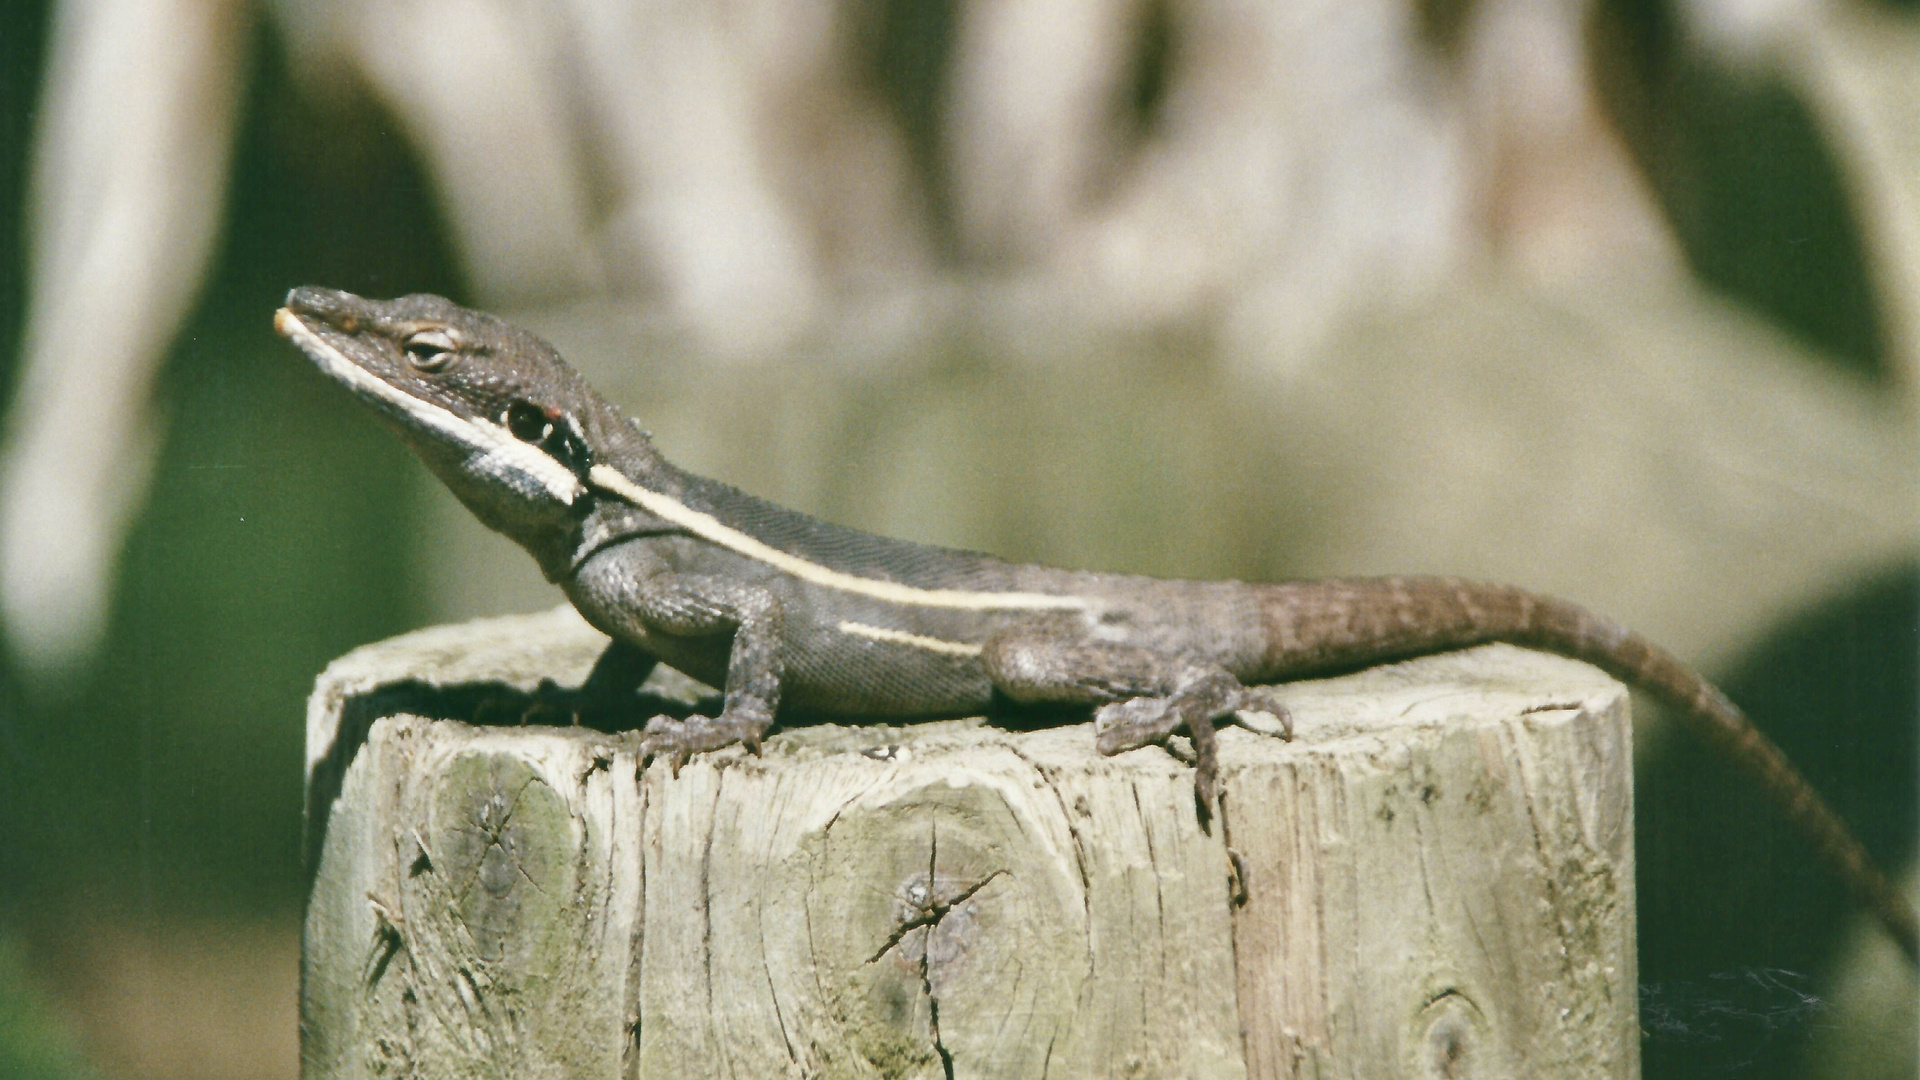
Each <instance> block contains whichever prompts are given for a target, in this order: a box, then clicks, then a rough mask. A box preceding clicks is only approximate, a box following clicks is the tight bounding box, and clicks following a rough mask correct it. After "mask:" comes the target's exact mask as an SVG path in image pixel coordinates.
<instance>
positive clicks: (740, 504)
mask: <svg viewBox="0 0 1920 1080" xmlns="http://www.w3.org/2000/svg"><path fill="white" fill-rule="evenodd" d="M275 326H276V328H278V329H279V330H280V332H281V333H283V334H285V335H286V336H287V337H289V338H290V339H292V340H293V341H294V342H295V344H297V345H299V346H300V348H301V349H302V351H304V352H305V353H306V354H307V356H308V357H309V358H310V359H312V360H313V361H314V362H315V363H316V364H317V365H318V366H319V367H320V368H321V369H322V370H323V371H325V372H326V373H327V374H328V375H330V376H331V377H332V378H334V379H335V380H336V381H338V382H340V383H341V384H342V385H344V386H346V387H347V388H348V389H349V390H351V391H352V392H353V393H354V394H355V395H357V396H358V397H360V398H361V400H363V401H365V402H366V403H368V404H369V405H370V406H372V407H373V408H374V409H375V410H376V411H377V412H379V413H380V414H381V415H382V417H383V418H385V419H386V420H387V422H388V423H389V424H390V425H391V426H392V427H393V428H394V429H395V430H396V431H398V432H399V434H400V436H401V437H402V438H403V439H405V440H406V441H407V442H408V443H409V444H410V445H411V446H412V447H413V448H414V449H415V450H416V451H417V452H418V453H419V454H420V456H421V458H422V459H423V460H424V461H425V462H426V464H427V466H428V467H429V468H431V469H432V470H433V471H434V473H435V474H436V475H438V476H439V477H440V479H441V480H443V481H444V482H445V483H446V484H447V486H448V487H449V488H450V489H452V491H453V493H454V494H455V495H456V496H458V497H459V498H460V500H461V501H462V502H463V503H465V504H466V505H467V507H468V508H469V509H471V510H472V511H473V512H474V514H475V515H476V516H478V517H479V518H480V520H481V521H483V522H485V523H486V524H487V525H488V526H490V527H492V528H494V529H496V530H498V531H500V532H502V533H505V534H506V535H507V536H509V537H511V538H513V539H514V540H515V541H516V542H518V543H519V544H520V545H521V546H522V547H524V548H526V549H527V551H528V552H529V553H530V554H532V555H533V557H534V558H535V559H536V560H538V561H539V563H540V566H541V569H542V570H543V571H544V572H545V573H546V576H547V578H548V579H549V580H551V581H554V582H556V583H558V584H559V585H560V586H561V587H562V588H563V589H565V590H566V593H567V596H568V598H569V599H571V600H572V601H573V604H574V606H575V607H577V608H578V609H579V610H580V613H581V614H582V615H584V616H585V617H586V619H587V621H588V622H590V623H592V624H593V625H594V626H596V627H598V628H599V629H601V630H603V631H605V632H606V633H607V634H608V635H609V636H610V637H612V639H613V643H612V644H611V645H610V646H609V647H608V649H607V652H606V653H605V655H603V656H602V657H601V659H600V661H599V663H597V664H596V665H595V668H594V672H593V674H592V676H591V677H590V678H589V679H588V681H587V685H586V686H585V687H584V688H583V691H582V698H583V700H582V705H581V707H582V708H583V709H611V710H616V711H617V710H618V709H619V708H620V704H621V702H623V701H627V700H630V699H631V695H632V692H633V690H634V689H635V688H636V687H637V686H638V685H639V683H640V681H641V680H642V679H644V678H645V677H646V675H647V674H648V673H649V672H650V671H651V669H652V667H653V666H654V664H655V663H658V662H665V663H667V664H669V665H671V666H673V667H675V668H678V669H680V670H682V671H684V672H686V673H688V674H690V675H693V676H694V677H696V678H699V679H702V680H704V681H706V682H708V683H711V684H713V685H716V686H724V687H725V692H726V698H725V703H724V705H723V707H722V708H721V710H720V713H719V715H718V716H714V717H705V716H694V717H689V718H687V719H685V720H675V719H673V718H670V717H665V716H656V717H654V718H652V719H651V720H648V721H647V722H646V723H645V725H644V726H643V727H642V728H641V729H640V731H639V732H638V734H637V735H636V736H635V738H636V739H637V742H638V749H639V751H640V753H641V754H642V755H643V756H644V757H646V758H649V759H651V758H654V757H662V758H666V759H669V760H671V761H673V762H674V763H675V766H676V768H677V767H678V764H679V763H680V762H683V761H684V760H685V759H686V758H687V756H688V755H691V754H696V753H701V752H704V751H708V750H715V749H719V748H721V747H725V746H731V745H734V744H737V743H744V744H746V745H747V746H749V747H752V748H755V749H757V748H758V746H759V742H760V739H761V738H762V736H764V735H765V733H766V731H767V729H768V728H769V727H770V726H771V725H772V724H773V723H774V721H775V719H776V717H778V716H780V715H783V710H785V715H795V714H797V713H816V714H819V713H828V714H833V715H836V716H843V717H868V718H874V719H897V718H923V717H939V716H965V715H971V714H975V713H979V712H982V711H985V710H987V709H988V708H989V707H990V706H992V705H994V704H995V703H996V701H1004V702H1012V703H1014V704H1015V705H1016V706H1021V705H1043V704H1051V705H1077V706H1085V707H1088V708H1091V709H1092V711H1093V718H1094V729H1095V731H1096V732H1097V735H1096V739H1097V745H1098V747H1099V749H1100V751H1101V752H1102V753H1107V754H1117V753H1120V752H1121V751H1124V750H1128V749H1132V748H1135V747H1139V746H1144V745H1148V744H1165V743H1166V742H1167V740H1168V738H1169V737H1170V736H1172V735H1173V734H1175V733H1176V732H1182V731H1184V732H1185V733H1186V734H1187V735H1188V736H1189V737H1190V738H1191V739H1192V742H1193V749H1194V759H1195V795H1196V798H1197V801H1198V806H1199V808H1200V813H1201V819H1202V822H1203V823H1204V822H1205V821H1206V820H1207V818H1208V816H1209V814H1210V811H1211V809H1212V808H1213V807H1214V806H1216V805H1217V799H1218V794H1219V793H1218V781H1217V776H1218V762H1217V755H1216V747H1215V740H1214V733H1215V725H1216V724H1218V723H1220V722H1223V721H1226V722H1231V721H1234V720H1239V721H1241V722H1244V723H1247V724H1248V725H1249V726H1252V727H1255V728H1256V729H1259V730H1266V731H1270V732H1274V733H1278V734H1280V735H1282V736H1283V737H1285V736H1288V735H1290V734H1291V730H1292V728H1291V723H1290V722H1289V721H1288V719H1287V717H1286V712H1285V710H1284V709H1283V708H1282V707H1281V706H1280V705H1279V704H1278V703H1277V702H1276V701H1274V700H1273V698H1272V696H1271V695H1269V694H1268V693H1267V692H1266V691H1265V689H1264V688H1263V686H1262V685H1261V684H1266V683H1272V682H1274V681H1277V680H1282V679H1289V678H1297V677H1300V676H1303V675H1309V674H1313V673H1316V672H1322V671H1328V670H1335V669H1341V668H1352V667H1357V666H1363V665H1367V664H1373V663H1378V662H1382V661H1387V660H1395V659H1402V658H1405V657H1410V656H1416V655H1421V654H1427V653H1435V652H1442V651H1445V650H1449V649H1457V648H1462V647H1465V646H1469V645H1475V644H1480V643H1483V642H1492V641H1505V642H1512V643H1514V644H1518V645H1525V646H1530V647H1533V648H1539V649H1545V650H1547V651H1550V652H1555V653H1560V654H1562V655H1565V656H1571V657H1575V658H1577V659H1580V660H1585V661H1587V662H1589V663H1592V664H1594V665H1596V666H1597V667H1600V668H1602V669H1604V670H1606V671H1607V672H1609V673H1610V674H1612V675H1615V676H1617V677H1619V678H1621V679H1622V680H1625V681H1626V682H1629V683H1631V684H1633V685H1635V686H1638V687H1641V688H1643V689H1645V690H1648V691H1650V692H1652V693H1654V694H1655V695H1657V696H1659V697H1661V698H1663V699H1665V700H1667V701H1669V702H1671V703H1672V704H1674V705H1675V706H1677V707H1678V712H1679V714H1680V715H1681V716H1682V717H1684V718H1685V719H1686V721H1687V722H1688V723H1689V724H1690V725H1691V726H1692V727H1693V728H1694V729H1695V730H1696V731H1698V732H1699V733H1700V734H1701V735H1702V736H1703V737H1704V738H1706V739H1707V741H1708V742H1709V743H1711V744H1712V745H1714V746H1716V747H1718V748H1719V749H1720V750H1721V751H1722V752H1724V753H1725V754H1726V755H1727V756H1728V757H1729V758H1731V759H1732V760H1733V761H1734V762H1735V763H1736V764H1738V765H1739V766H1740V767H1742V768H1743V769H1745V770H1746V771H1747V772H1748V773H1749V774H1751V775H1752V776H1753V777H1754V778H1755V779H1756V781H1757V782H1758V783H1759V784H1760V786H1761V787H1762V788H1763V789H1764V790H1765V791H1766V792H1767V793H1768V795H1769V796H1770V797H1772V798H1773V800H1774V801H1775V802H1776V803H1778V804H1779V805H1780V806H1781V808H1782V810H1783V811H1784V812H1785V813H1786V814H1787V816H1788V817H1789V818H1790V819H1791V820H1792V821H1793V822H1794V824H1795V825H1797V826H1798V827H1799V828H1800V829H1801V831H1802V832H1803V833H1805V834H1806V835H1807V837H1808V838H1809V840H1810V841H1811V843H1812V844H1813V846H1814V850H1815V851H1816V853H1817V854H1818V855H1819V856H1820V857H1821V858H1822V859H1823V860H1824V861H1826V862H1827V863H1828V864H1829V865H1830V866H1832V867H1833V868H1834V870H1835V872H1836V873H1838V874H1839V875H1840V877H1841V878H1842V879H1844V880H1845V881H1846V883H1847V884H1848V886H1849V888H1850V889H1851V890H1852V892H1853V893H1854V895H1855V896H1856V898H1858V899H1859V900H1860V902H1862V903H1863V904H1864V905H1866V906H1867V907H1868V908H1869V909H1870V910H1872V911H1873V912H1874V913H1875V914H1876V915H1877V916H1878V917H1879V918H1880V919H1881V921H1882V922H1884V923H1885V924H1886V925H1887V927H1888V929H1889V930H1891V931H1892V932H1893V934H1894V936H1895V937H1896V938H1897V939H1899V941H1900V943H1901V945H1902V947H1903V948H1904V949H1905V950H1906V952H1907V954H1908V956H1910V957H1912V956H1914V955H1915V953H1916V938H1917V937H1920V934H1916V920H1915V917H1914V913H1913V910H1912V908H1911V907H1910V906H1909V905H1908V904H1907V903H1906V901H1905V900H1904V899H1903V898H1902V897H1901V896H1900V895H1899V893H1898V892H1896V891H1895V890H1894V889H1893V887H1892V886H1891V885H1890V884H1889V883H1888V881H1887V879H1886V878H1885V876H1884V875H1883V874H1881V873H1880V872H1879V870H1878V869H1876V868H1875V867H1874V866H1873V864H1872V861H1871V860H1870V859H1869V858H1868V856H1867V854H1866V851H1865V850H1864V849H1863V848H1862V847H1861V846H1860V844H1859V842H1858V841H1856V840H1855V839H1854V838H1853V836H1852V834H1851V833H1850V832H1849V831H1848V830H1847V828H1846V826H1845V825H1844V824H1843V823H1842V822H1841V821H1840V819H1839V818H1838V817H1837V816H1836V815H1835V814H1834V813H1833V811H1832V810H1831V809H1829V808H1828V807H1827V805H1826V803H1825V802H1824V801H1823V800H1822V799H1821V798H1820V796H1819V795H1818V794H1817V793H1816V792H1815V791H1814V790H1813V789H1812V787H1811V786H1810V785H1808V783H1807V782H1806V780H1805V779H1804V778H1803V777H1801V776H1800V774H1799V773H1798V772H1797V771H1796V770H1795V769H1794V768H1793V766H1792V765H1791V764H1790V763H1789V762H1788V761H1787V760H1786V757H1785V756H1784V755H1783V754H1782V753H1781V752H1780V750H1779V749H1778V748H1777V747H1775V746H1774V745H1773V743H1772V742H1771V741H1770V740H1768V739H1767V738H1766V736H1765V735H1763V734H1761V733H1760V731H1759V730H1758V729H1756V728H1755V727H1754V726H1753V724H1752V722H1751V721H1749V720H1748V719H1747V717H1746V716H1745V714H1743V713H1742V712H1741V711H1740V710H1739V709H1738V708H1737V707H1736V706H1734V704H1733V703H1732V702H1731V701H1729V700H1727V698H1726V696H1725V695H1723V694H1722V693H1720V691H1719V690H1717V689H1716V688H1714V687H1713V685H1712V684H1710V683H1708V682H1707V681H1706V680H1705V679H1704V678H1702V677H1701V676H1700V675H1699V674H1697V673H1696V672H1694V671H1693V670H1692V669H1691V668H1689V667H1687V666H1686V665H1685V664H1682V663H1681V662H1680V661H1679V660H1677V659H1675V658H1674V657H1673V656H1672V655H1670V654H1668V653H1666V652H1665V651H1663V650H1661V649H1660V648H1658V647H1657V646H1655V645H1653V644H1652V643H1651V642H1649V641H1647V640H1646V639H1644V638H1642V637H1640V636H1639V635H1637V634H1634V633H1632V632H1631V631H1628V630H1626V629H1624V628H1622V627H1620V626H1617V625H1615V624H1613V623H1610V622H1608V621H1606V620H1604V619H1601V618H1599V617H1597V616H1595V615H1592V614H1590V613H1588V612H1586V611H1584V610H1582V609H1581V608H1579V607H1577V606H1575V605H1573V604H1569V603H1567V602H1565V601H1562V600H1556V599H1553V598H1551V597H1546V596H1541V595H1538V594H1534V593H1529V592H1527V591H1525V590H1522V589H1517V588H1513V587H1510V586H1505V585H1489V584H1482V583H1476V582H1467V581H1459V580H1455V579H1451V578H1432V577H1390V578H1375V579H1363V580H1340V581H1311V582H1292V583H1286V584H1277V585H1258V584H1244V583H1241V582H1234V581H1167V580H1160V579H1155V578H1146V577H1136V576H1129V575H1121V574H1094V573H1085V572H1080V571H1071V570H1059V569H1054V568H1051V567H1043V566H1033V565H1026V564H1020V563H1009V562H1004V561H1001V560H999V559H995V558H992V557H991V556H987V555H980V554H977V553H973V552H964V551H950V550H946V549H942V548H934V547H928V546H925V545H921V544H913V543H908V542H906V541H901V540H891V539H887V538H885V537H879V536H874V535H871V534H868V533H862V532H858V531H856V530H853V529H847V528H842V527H840V526H837V525H833V524H830V523H827V522H823V521H819V520H817V519H814V518H810V517H807V516H806V515H804V514H799V513H796V512H794V511H791V510H786V509H782V508H780V507H777V506H774V505H772V504H770V503H767V502H764V501H762V500H760V499H756V498H754V497H753V496H750V495H747V494H744V493H742V492H740V491H737V490H735V489H733V488H730V487H727V486H726V485H724V484H719V483H716V482H714V481H711V480H707V479H704V478H702V477H698V476H694V475H692V474H690V473H686V472H682V471H681V470H679V469H677V468H675V467H674V466H673V465H671V464H670V463H668V462H667V461H666V460H665V459H664V458H662V457H661V456H660V454H659V453H658V452H657V451H656V450H655V449H654V448H653V445H652V442H651V440H650V439H649V438H648V437H647V435H646V433H645V432H643V431H641V430H640V429H639V427H637V426H636V425H635V424H634V423H633V422H632V421H631V420H629V419H628V418H627V417H625V416H624V415H622V414H621V413H620V412H619V410H617V409H615V408H614V407H613V406H612V405H610V404H608V403H607V402H606V401H605V400H604V399H602V398H601V397H600V396H599V395H598V394H596V393H594V392H593V390H592V389H590V388H589V387H588V386H587V385H586V383H585V382H584V381H583V380H581V378H580V377H579V375H578V374H576V373H575V372H574V371H573V369H572V368H570V367H568V366H567V364H566V363H565V362H564V361H563V360H562V359H561V358H560V356H559V355H558V354H557V353H556V352H555V351H554V350H553V348H552V347H551V346H549V345H547V344H546V343H545V342H543V341H541V340H540V339H538V338H536V337H534V336H533V335H531V334H528V333H526V332H525V331H522V330H519V329H516V328H515V327H512V326H510V325H508V324H507V323H505V322H502V321H501V320H499V319H496V318H494V317H493V316H490V315H486V314H484V313H481V312H477V311H470V310H467V309H464V308H460V307H457V306H455V305H454V304H452V303H450V302H448V301H446V300H443V299H441V298H439V297H434V296H409V297H403V298H401V299H398V300H390V301H373V300H365V299H362V298H360V297H357V296H353V295H351V294H348V293H342V292H335V291H331V290H324V289H312V288H303V289H295V290H294V291H293V292H292V293H291V294H290V295H289V296H288V297H287V306H286V307H285V308H283V309H281V311H280V312H279V313H278V314H277V315H276V316H275ZM635 719H637V718H635Z"/></svg>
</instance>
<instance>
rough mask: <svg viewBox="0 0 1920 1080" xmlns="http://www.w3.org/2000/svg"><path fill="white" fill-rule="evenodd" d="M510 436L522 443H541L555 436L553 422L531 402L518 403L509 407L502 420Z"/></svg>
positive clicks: (542, 410)
mask: <svg viewBox="0 0 1920 1080" xmlns="http://www.w3.org/2000/svg"><path fill="white" fill-rule="evenodd" d="M500 419H501V421H502V423H504V424H505V425H506V429H507V432H508V434H510V435H512V436H513V437H514V438H516V439H519V440H520V441H521V442H529V443H540V442H543V441H545V440H546V439H548V438H550V437H551V436H552V435H553V421H552V420H549V419H547V414H546V411H545V410H544V409H542V408H540V406H538V405H535V404H534V403H533V402H531V401H516V402H514V403H513V404H511V405H509V406H507V411H506V414H505V415H504V416H502V417H501V418H500Z"/></svg>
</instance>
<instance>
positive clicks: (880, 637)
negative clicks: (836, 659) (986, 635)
mask: <svg viewBox="0 0 1920 1080" xmlns="http://www.w3.org/2000/svg"><path fill="white" fill-rule="evenodd" d="M839 630H840V632H841V633H843V634H856V635H858V636H860V637H863V638H872V639H873V640H875V641H884V642H887V643H888V644H891V645H911V646H913V647H914V648H916V649H925V650H927V651H928V652H937V653H945V654H946V655H948V656H979V655H980V646H978V645H969V644H967V643H966V642H964V641H947V640H944V639H942V638H937V637H922V636H920V635H919V634H909V633H907V632H906V631H905V630H889V629H887V628H886V627H884V626H868V625H867V624H866V623H857V622H843V623H841V624H840V626H839Z"/></svg>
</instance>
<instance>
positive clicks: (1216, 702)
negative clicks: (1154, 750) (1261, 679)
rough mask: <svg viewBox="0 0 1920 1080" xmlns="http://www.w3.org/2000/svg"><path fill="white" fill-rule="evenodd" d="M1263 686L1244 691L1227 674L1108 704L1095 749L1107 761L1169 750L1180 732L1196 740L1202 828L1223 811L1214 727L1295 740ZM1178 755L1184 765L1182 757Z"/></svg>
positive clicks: (1099, 713) (1098, 715) (1098, 717)
mask: <svg viewBox="0 0 1920 1080" xmlns="http://www.w3.org/2000/svg"><path fill="white" fill-rule="evenodd" d="M1265 691H1266V688H1265V687H1244V686H1241V685H1239V683H1238V682H1236V681H1234V680H1233V679H1232V677H1231V676H1229V675H1226V674H1225V673H1224V672H1222V673H1219V674H1218V675H1210V676H1208V677H1205V678H1201V679H1198V680H1196V681H1195V682H1193V683H1191V684H1189V685H1188V686H1186V687H1184V688H1182V689H1181V690H1179V691H1177V692H1175V693H1173V694H1170V695H1167V696H1165V697H1134V698H1128V699H1126V700H1124V701H1115V702H1110V703H1108V704H1106V705H1102V706H1101V707H1100V708H1098V709H1096V710H1095V711H1094V714H1093V730H1094V738H1095V742H1094V745H1095V746H1096V747H1098V748H1099V750H1100V752H1101V753H1103V754H1107V755H1109V756H1111V755H1113V754H1120V753H1124V752H1126V751H1128V750H1133V749H1136V748H1138V747H1142V746H1147V745H1150V744H1157V745H1161V746H1165V745H1167V740H1168V739H1169V738H1171V737H1172V736H1173V734H1174V733H1175V732H1177V731H1179V730H1181V729H1185V731H1186V732H1187V735H1188V736H1189V737H1191V738H1192V740H1193V758H1192V764H1193V795H1194V802H1195V805H1196V806H1197V807H1198V809H1199V813H1200V821H1201V826H1202V827H1203V828H1204V827H1205V826H1206V823H1207V821H1208V819H1209V818H1211V817H1212V813H1213V810H1214V808H1216V807H1217V806H1219V796H1220V756H1219V746H1218V743H1217V741H1216V739H1215V737H1214V735H1215V730H1214V723H1215V721H1217V720H1221V719H1225V718H1228V717H1231V718H1233V720H1234V721H1235V722H1237V723H1239V724H1240V725H1241V726H1243V727H1246V728H1248V729H1249V730H1251V731H1255V732H1258V733H1260V734H1265V735H1277V736H1279V737H1280V738H1283V739H1288V738H1292V737H1293V719H1292V717H1290V716H1289V715H1288V714H1287V710H1286V707H1285V706H1283V705H1281V704H1280V703H1279V702H1277V701H1274V700H1273V699H1272V697H1271V695H1269V694H1268V693H1266V692H1265ZM1176 756H1180V757H1181V758H1182V760H1186V758H1185V756H1184V755H1176Z"/></svg>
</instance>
